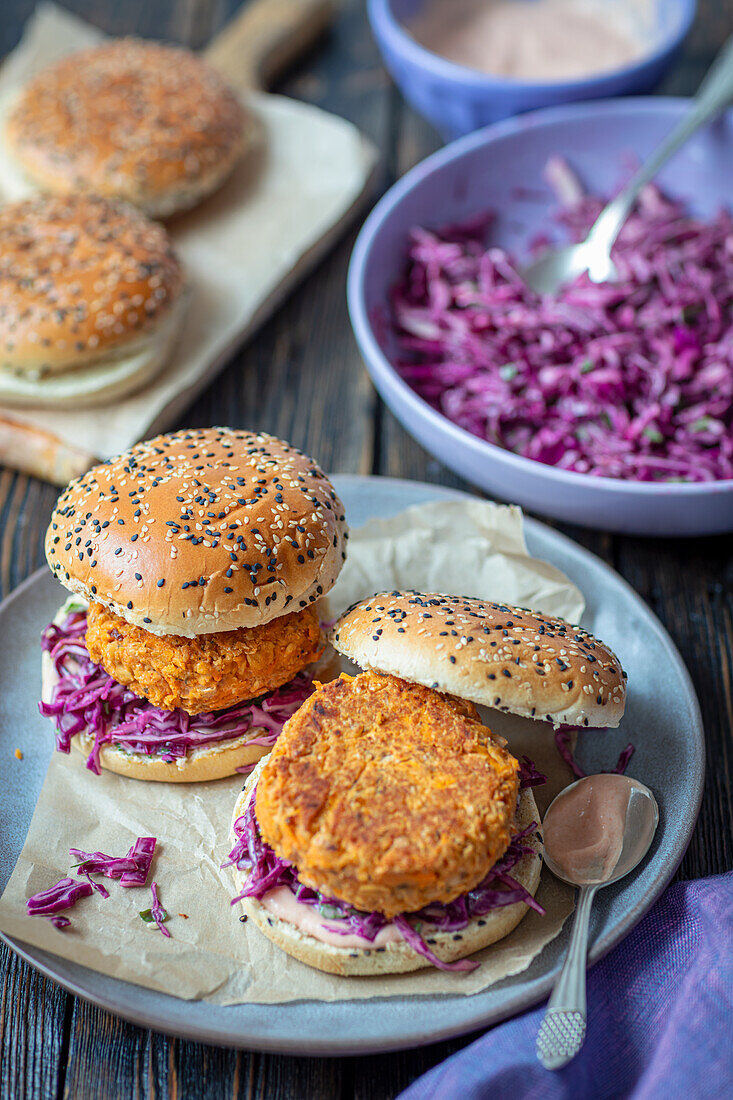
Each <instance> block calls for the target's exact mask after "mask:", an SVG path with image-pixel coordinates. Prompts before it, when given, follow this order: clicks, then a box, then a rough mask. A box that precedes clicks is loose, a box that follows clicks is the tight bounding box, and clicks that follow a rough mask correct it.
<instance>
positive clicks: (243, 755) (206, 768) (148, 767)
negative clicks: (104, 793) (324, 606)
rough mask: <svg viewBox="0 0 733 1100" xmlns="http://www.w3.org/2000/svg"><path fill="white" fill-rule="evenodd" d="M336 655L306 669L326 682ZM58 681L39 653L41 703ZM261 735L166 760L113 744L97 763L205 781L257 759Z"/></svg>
mask: <svg viewBox="0 0 733 1100" xmlns="http://www.w3.org/2000/svg"><path fill="white" fill-rule="evenodd" d="M64 618H65V613H64V611H63V608H62V609H60V610H59V612H58V614H57V615H56V617H55V618H54V622H55V623H60V622H62V621H63V619H64ZM340 668H341V666H340V662H339V658H338V656H337V655H336V653H335V652H334V650H333V649H332V648H331V646H330V645H329V646H326V649H325V650H324V652H323V653H322V654H321V657H320V658H319V659H318V661H316V662H314V663H313V664H312V665H309V666H308V667H307V669H306V670H305V671H307V672H311V673H312V674H313V676H314V677H315V678H316V679H318V680H321V681H322V682H325V681H327V680H333V679H335V677H336V676H338V675H339V672H340ZM57 682H58V674H57V672H56V669H55V667H54V663H53V661H52V660H51V657H50V656H49V654H48V653H46V652H44V653H42V654H41V698H42V699H43V701H44V703H50V702H51V696H52V693H53V689H54V687H55V685H56V683H57ZM260 735H261V731H260V730H253V731H252V733H251V734H250V735H248V736H245V737H237V738H236V739H235V740H233V741H224V742H222V744H221V745H212V746H209V747H203V748H198V749H192V750H189V752H187V753H186V755H185V756H184V757H180V758H179V759H176V760H173V761H170V762H166V761H165V760H161V759H160V757H154V756H146V755H145V754H144V753H138V752H127V751H125V750H123V749H120V748H116V747H115V746H114V745H103V746H102V747H101V748H100V750H99V763H100V765H101V767H103V768H105V769H106V770H107V771H110V772H116V774H117V775H125V776H127V777H128V778H129V779H143V780H147V781H148V782H151V781H152V782H158V783H205V782H208V781H209V780H212V779H224V778H226V776H228V775H235V774H236V772H237V768H242V767H245V766H246V765H247V764H253V763H255V762H256V761H258V760H260V759H261V757H262V755H263V753H267V752H268V749H267V748H266V747H263V746H262V745H250V744H249V741H250V740H251V739H252V738H253V737H258V736H260ZM71 744H72V745H73V746H74V748H75V749H78V750H79V752H81V753H83V754H84V756H85V757H86V756H89V753H90V752H91V751H92V748H93V746H94V737H93V736H92V735H91V734H86V733H78V734H76V736H75V737H72V739H71Z"/></svg>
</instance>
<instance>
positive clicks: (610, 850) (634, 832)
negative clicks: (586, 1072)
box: [537, 773, 659, 1069]
mask: <svg viewBox="0 0 733 1100" xmlns="http://www.w3.org/2000/svg"><path fill="white" fill-rule="evenodd" d="M658 824H659V807H658V806H657V803H656V799H655V798H654V795H653V794H652V792H651V791H650V790H649V788H648V787H645V786H644V784H643V783H640V782H639V781H638V779H630V778H629V777H628V776H626V775H616V774H613V773H603V774H601V775H589V776H586V777H585V779H579V780H578V782H577V783H571V785H570V786H569V787H566V788H565V790H563V791H561V792H560V794H559V795H558V796H557V798H555V799H554V801H553V802H551V803H550V806H549V807H548V809H547V812H546V814H545V819H544V821H543V823H542V833H543V837H544V848H545V850H544V857H545V863H546V864H547V866H548V867H549V868H550V870H551V871H552V873H553V875H556V876H557V877H558V878H559V879H562V881H563V882H568V883H570V885H571V886H577V887H579V893H578V902H577V907H576V910H575V922H574V924H573V930H572V933H571V936H570V946H569V947H568V954H567V958H566V959H565V964H564V966H563V968H562V971H561V972H560V976H559V978H558V979H557V982H556V983H555V988H554V989H553V991H552V996H551V997H550V1000H549V1002H548V1005H547V1011H546V1012H545V1018H544V1019H543V1021H542V1024H541V1026H540V1030H539V1032H538V1034H537V1057H538V1058H539V1060H540V1062H541V1063H542V1065H543V1066H544V1067H545V1069H561V1068H562V1067H563V1066H566V1065H567V1064H568V1062H571V1061H572V1060H573V1058H574V1057H575V1056H576V1054H577V1053H578V1051H579V1050H580V1048H581V1047H582V1046H583V1043H584V1041H585V1027H586V998H585V969H586V962H587V954H588V924H589V921H590V911H591V906H592V905H593V899H594V897H595V895H596V891H597V890H599V889H600V888H601V887H602V886H608V885H609V883H612V882H618V880H619V879H620V878H623V877H624V875H628V874H629V872H630V871H633V869H634V868H635V867H636V866H637V865H638V864H639V863H640V862H641V860H642V859H643V858H644V856H645V855H646V854H647V852H648V851H649V847H650V845H651V843H652V840H653V839H654V834H655V832H656V829H657V825H658Z"/></svg>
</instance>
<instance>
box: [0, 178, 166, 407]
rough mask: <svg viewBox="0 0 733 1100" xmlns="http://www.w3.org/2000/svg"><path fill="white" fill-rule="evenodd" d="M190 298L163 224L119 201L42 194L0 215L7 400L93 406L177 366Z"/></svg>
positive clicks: (0, 398)
mask: <svg viewBox="0 0 733 1100" xmlns="http://www.w3.org/2000/svg"><path fill="white" fill-rule="evenodd" d="M186 299H187V288H186V279H185V274H184V270H183V266H182V264H181V262H180V260H179V258H178V256H177V255H176V253H175V251H174V249H173V246H172V244H171V241H170V238H169V237H168V234H167V233H166V231H165V229H164V228H163V227H162V226H161V225H156V224H155V223H153V222H151V221H149V219H148V218H146V217H145V216H144V215H143V214H141V213H140V211H139V210H136V209H134V208H133V207H131V206H128V205H127V204H125V203H120V202H108V201H107V200H106V199H101V198H94V197H92V196H89V195H67V196H63V197H48V196H40V197H37V198H34V199H29V200H27V201H26V202H19V203H11V204H9V205H7V206H4V207H3V208H2V210H1V211H0V403H1V404H3V405H31V406H34V407H39V406H47V407H51V408H60V407H66V406H69V407H73V408H80V407H82V406H89V405H96V404H99V403H100V402H106V403H109V402H110V401H111V400H112V399H115V398H119V397H122V396H124V395H125V394H128V393H131V392H132V391H134V390H137V389H139V388H140V387H141V386H142V385H143V384H144V383H145V382H147V381H148V380H149V379H150V378H152V377H153V376H154V375H156V374H157V373H159V372H160V371H161V370H162V369H163V368H164V367H165V366H166V364H167V363H168V361H169V358H170V355H171V353H172V351H173V347H174V345H175V342H176V340H177V337H178V334H179V331H180V327H181V319H182V317H183V312H184V309H185V303H186Z"/></svg>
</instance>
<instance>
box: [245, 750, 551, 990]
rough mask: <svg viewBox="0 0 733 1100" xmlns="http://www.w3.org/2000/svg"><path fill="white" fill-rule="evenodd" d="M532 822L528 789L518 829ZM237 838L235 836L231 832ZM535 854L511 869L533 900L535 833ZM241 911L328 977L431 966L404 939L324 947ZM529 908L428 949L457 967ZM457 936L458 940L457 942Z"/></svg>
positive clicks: (259, 910) (284, 924) (538, 854)
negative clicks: (457, 964) (369, 946)
mask: <svg viewBox="0 0 733 1100" xmlns="http://www.w3.org/2000/svg"><path fill="white" fill-rule="evenodd" d="M266 759H267V758H265V759H263V760H261V761H260V763H259V764H258V765H257V767H256V768H255V770H254V772H253V773H252V775H251V776H249V777H248V779H247V782H246V784H245V787H244V790H243V791H242V793H241V795H240V796H239V798H238V799H237V803H236V805H235V808H234V816H233V818H232V823H233V822H234V821H235V820H236V819H237V817H239V816H240V815H241V814H242V813H243V812H244V809H245V807H246V805H247V803H248V802H249V799H250V794H251V791H252V789H253V787H254V785H255V784H256V782H257V780H258V778H259V775H260V772H261V771H262V768H263V766H264V764H265V761H266ZM532 821H536V822H538V823H539V821H540V815H539V811H538V810H537V803H536V802H535V800H534V795H533V794H532V791H531V789H530V788H528V789H526V790H524V791H522V792H521V794H520V797H519V805H518V808H517V817H516V822H517V827H518V828H519V829H524V828H526V827H527V826H528V825H530V824H531V822H532ZM232 838H233V839H234V833H233V832H232ZM527 844H528V845H529V846H530V847H531V848H532V849H533V852H532V854H531V855H530V854H528V855H526V856H524V857H523V858H522V859H521V860H520V861H519V863H518V864H517V865H516V867H514V869H513V870H512V877H513V878H515V879H516V880H517V882H519V883H521V885H522V886H524V888H525V889H526V890H527V891H528V892H529V893H530V894H531V895H532V896H533V897H534V895H535V893H536V891H537V887H538V886H539V882H540V874H541V871H542V842H541V840H540V838H539V836H538V835H537V834H533V835H532V836H530V837H528V838H527ZM232 872H233V875H234V879H235V882H236V885H237V889H238V890H239V889H240V888H241V886H242V884H243V881H244V876H243V875H242V873H241V872H240V871H239V870H238V869H237V867H232ZM240 904H241V905H242V908H243V909H244V911H245V912H246V913H247V916H248V917H250V918H251V920H252V921H254V923H255V924H256V925H257V927H258V928H259V930H260V932H262V934H263V935H264V936H267V938H268V939H269V940H272V942H273V943H274V944H275V945H276V946H277V947H279V948H280V949H281V950H282V951H285V953H286V954H288V955H290V956H292V958H294V959H298V960H299V961H300V962H303V963H306V965H307V966H312V967H314V969H316V970H323V971H325V972H326V973H327V974H337V975H340V976H342V977H351V976H364V975H370V974H372V975H373V974H406V973H408V972H409V971H413V970H422V969H424V968H425V967H429V966H431V965H432V964H431V963H430V962H429V960H428V959H425V958H423V956H422V955H419V954H418V953H417V952H416V951H415V950H413V948H412V947H410V945H409V944H408V943H406V942H405V941H404V940H399V941H396V942H394V943H387V944H384V945H383V946H381V947H372V948H366V947H336V946H333V945H332V944H328V943H323V942H322V941H321V940H319V939H317V938H316V937H315V936H312V935H310V934H309V933H306V932H302V931H301V930H300V929H299V928H298V927H297V926H296V925H295V924H293V923H292V922H291V921H287V920H283V919H282V918H281V917H277V916H275V915H274V914H273V913H270V912H268V910H267V909H266V908H265V907H264V906H263V905H262V904H261V902H259V901H257V900H256V899H255V898H243V899H242V901H241V903H240ZM528 909H529V906H528V905H526V904H525V903H524V902H515V903H514V904H513V905H506V906H504V907H503V908H501V909H492V910H490V911H489V912H488V913H487V914H486V915H485V916H483V917H477V918H474V920H472V921H471V922H470V923H469V924H468V925H467V927H466V928H465V929H464V930H463V931H462V932H460V933H458V932H434V933H431V934H430V936H429V939H430V949H431V951H433V952H434V953H435V955H437V957H438V958H439V959H440V960H441V961H442V962H455V961H456V960H458V959H463V958H466V956H468V955H473V954H474V953H475V952H476V951H481V950H482V949H483V948H484V947H489V946H490V945H491V944H492V943H497V942H498V941H499V940H501V939H504V937H505V936H508V935H509V933H510V932H512V931H513V930H514V929H515V928H516V926H517V925H518V924H519V922H520V921H521V920H522V918H523V917H524V916H525V914H526V913H527V910H528ZM456 937H459V938H458V939H457V938H456Z"/></svg>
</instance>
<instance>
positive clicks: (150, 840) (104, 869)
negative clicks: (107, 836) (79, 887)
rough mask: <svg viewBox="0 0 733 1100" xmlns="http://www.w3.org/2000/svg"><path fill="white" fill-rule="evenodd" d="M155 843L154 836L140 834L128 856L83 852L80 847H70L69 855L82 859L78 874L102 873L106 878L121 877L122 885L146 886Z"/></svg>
mask: <svg viewBox="0 0 733 1100" xmlns="http://www.w3.org/2000/svg"><path fill="white" fill-rule="evenodd" d="M155 844H156V839H155V837H154V836H139V837H138V838H137V840H136V841H135V843H134V844H133V846H132V848H130V850H129V852H128V853H127V855H126V856H106V855H105V854H104V852H83V851H82V850H81V849H80V848H69V855H71V856H73V857H74V858H75V859H78V860H79V861H80V862H79V864H78V865H77V866H78V870H77V872H76V873H77V874H78V875H100V874H101V875H104V876H105V878H117V879H119V880H120V886H125V887H129V886H144V885H145V883H146V882H147V881H148V874H149V873H150V865H151V863H152V862H153V854H154V852H155Z"/></svg>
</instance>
